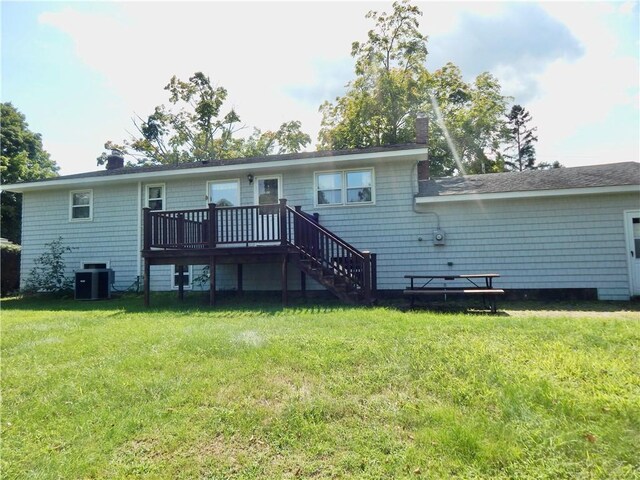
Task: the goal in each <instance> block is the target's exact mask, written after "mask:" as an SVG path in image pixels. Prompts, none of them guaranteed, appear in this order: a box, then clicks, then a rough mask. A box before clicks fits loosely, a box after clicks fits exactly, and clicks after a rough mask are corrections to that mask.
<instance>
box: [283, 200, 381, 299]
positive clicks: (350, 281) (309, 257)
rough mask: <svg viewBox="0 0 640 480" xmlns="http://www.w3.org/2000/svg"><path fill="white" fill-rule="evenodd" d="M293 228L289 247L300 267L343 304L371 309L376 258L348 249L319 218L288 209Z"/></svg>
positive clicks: (290, 223) (374, 286)
mask: <svg viewBox="0 0 640 480" xmlns="http://www.w3.org/2000/svg"><path fill="white" fill-rule="evenodd" d="M288 215H289V219H288V224H289V225H291V226H293V230H292V232H291V234H290V235H289V240H288V241H289V245H291V246H292V247H294V248H295V250H296V251H297V253H298V255H297V262H296V264H297V266H298V268H299V269H300V271H302V272H303V273H304V274H306V275H307V276H309V277H311V278H313V279H314V280H315V281H317V282H318V283H319V284H320V285H322V286H323V287H324V288H326V289H327V290H329V291H330V292H331V293H333V294H334V295H335V296H336V297H338V298H339V299H340V300H342V301H343V302H345V303H347V304H350V305H371V304H372V303H373V301H374V295H375V288H376V256H375V254H370V253H369V252H366V251H360V250H358V249H356V248H355V247H353V246H352V245H349V244H348V243H347V242H345V241H344V240H342V239H341V238H340V237H338V236H337V235H335V234H334V233H333V232H331V231H330V230H328V229H327V228H325V227H323V226H321V225H319V224H318V223H317V218H316V219H315V221H314V219H313V218H311V216H310V215H307V214H305V213H304V212H302V211H301V210H300V209H299V207H296V209H295V210H293V209H290V208H288Z"/></svg>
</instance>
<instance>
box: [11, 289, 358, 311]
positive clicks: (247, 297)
mask: <svg viewBox="0 0 640 480" xmlns="http://www.w3.org/2000/svg"><path fill="white" fill-rule="evenodd" d="M150 304H151V306H150V307H148V308H147V307H145V306H144V298H143V296H142V294H131V293H127V294H116V295H113V296H112V298H111V299H109V300H75V299H73V298H72V297H60V296H53V295H32V296H19V297H11V298H4V299H2V309H3V310H35V311H42V310H54V311H62V310H65V311H78V312H89V311H111V310H120V311H124V312H126V313H144V312H181V313H185V312H190V311H198V312H200V311H207V310H211V311H216V312H220V311H231V312H234V311H235V312H245V311H254V312H255V311H260V312H262V313H266V314H276V313H278V312H282V311H283V310H285V309H296V308H305V309H309V308H319V309H323V310H326V309H329V310H332V309H344V308H363V307H358V306H356V307H349V306H347V305H344V304H343V303H341V302H340V301H339V300H338V299H330V298H309V299H305V298H303V297H302V296H299V295H290V298H289V302H288V304H287V306H286V307H285V306H283V305H282V301H281V299H280V295H274V294H273V293H270V292H269V293H266V292H265V293H250V294H242V295H240V294H238V293H236V292H219V293H217V294H216V305H215V306H214V307H210V306H209V293H208V292H185V296H184V300H183V301H180V300H178V298H177V294H176V293H175V292H157V293H152V294H151V299H150Z"/></svg>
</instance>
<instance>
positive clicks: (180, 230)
mask: <svg viewBox="0 0 640 480" xmlns="http://www.w3.org/2000/svg"><path fill="white" fill-rule="evenodd" d="M176 237H177V238H176V243H177V244H178V247H179V248H182V247H183V246H184V213H179V214H178V215H176Z"/></svg>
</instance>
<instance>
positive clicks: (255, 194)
mask: <svg viewBox="0 0 640 480" xmlns="http://www.w3.org/2000/svg"><path fill="white" fill-rule="evenodd" d="M274 179H276V180H278V198H277V199H276V203H279V202H280V199H281V198H284V197H283V195H284V194H283V193H282V192H283V191H284V186H283V185H282V175H281V174H279V173H278V174H275V175H259V176H256V177H254V179H253V202H254V205H258V199H259V197H260V194H259V192H258V180H274Z"/></svg>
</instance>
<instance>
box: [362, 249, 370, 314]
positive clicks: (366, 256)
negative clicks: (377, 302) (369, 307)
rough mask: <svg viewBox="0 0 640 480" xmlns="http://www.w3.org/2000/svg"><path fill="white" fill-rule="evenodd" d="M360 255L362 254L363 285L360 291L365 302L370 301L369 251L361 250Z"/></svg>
mask: <svg viewBox="0 0 640 480" xmlns="http://www.w3.org/2000/svg"><path fill="white" fill-rule="evenodd" d="M362 255H363V256H364V268H363V272H362V274H363V276H364V278H363V285H362V291H363V293H364V298H365V300H366V301H367V302H370V301H371V253H370V252H368V251H366V250H365V251H363V252H362Z"/></svg>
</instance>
